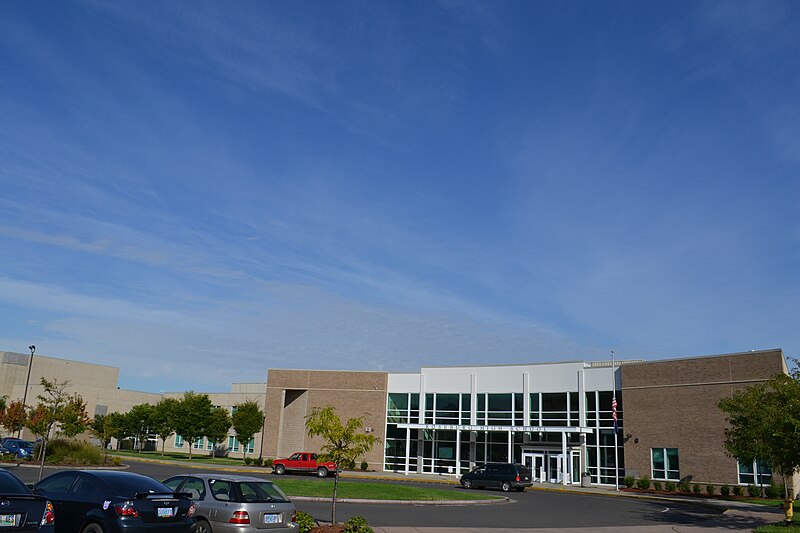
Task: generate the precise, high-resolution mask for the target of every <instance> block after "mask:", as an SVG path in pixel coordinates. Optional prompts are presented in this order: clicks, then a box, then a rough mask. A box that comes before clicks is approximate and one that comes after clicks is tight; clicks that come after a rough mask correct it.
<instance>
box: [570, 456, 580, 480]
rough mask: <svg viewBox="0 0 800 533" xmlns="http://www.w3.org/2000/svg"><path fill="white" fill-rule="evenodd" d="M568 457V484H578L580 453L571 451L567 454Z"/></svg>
mask: <svg viewBox="0 0 800 533" xmlns="http://www.w3.org/2000/svg"><path fill="white" fill-rule="evenodd" d="M569 456H570V473H569V474H570V476H569V479H570V482H572V483H580V482H581V451H580V450H571V451H570V452H569Z"/></svg>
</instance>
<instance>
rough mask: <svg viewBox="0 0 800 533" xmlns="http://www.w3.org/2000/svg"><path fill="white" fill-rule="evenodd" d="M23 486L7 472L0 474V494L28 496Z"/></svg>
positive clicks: (26, 489)
mask: <svg viewBox="0 0 800 533" xmlns="http://www.w3.org/2000/svg"><path fill="white" fill-rule="evenodd" d="M30 493H31V491H30V490H28V487H26V486H25V484H24V483H23V482H22V481H20V480H18V479H17V478H16V477H14V475H13V474H9V473H8V472H0V494H26V495H27V494H30Z"/></svg>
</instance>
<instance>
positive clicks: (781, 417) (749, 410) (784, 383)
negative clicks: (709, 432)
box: [719, 370, 800, 522]
mask: <svg viewBox="0 0 800 533" xmlns="http://www.w3.org/2000/svg"><path fill="white" fill-rule="evenodd" d="M719 408H720V409H721V410H722V411H723V412H724V413H726V414H727V415H728V417H727V419H728V423H729V427H728V429H726V430H725V450H726V451H727V453H728V454H729V455H730V456H731V457H733V458H735V459H737V460H739V461H743V462H747V463H751V462H753V461H757V460H761V461H765V462H767V463H769V464H771V465H772V471H773V473H775V472H777V473H778V474H780V475H781V477H783V480H784V485H785V486H786V521H787V522H791V520H792V512H791V509H792V497H793V493H792V489H791V487H790V485H791V483H789V482H787V481H788V480H789V479H791V477H792V475H793V474H794V472H795V471H797V470H798V469H800V375H798V372H797V370H795V372H794V373H793V375H791V376H787V375H778V376H775V377H774V378H772V379H770V380H769V381H767V382H766V383H764V384H761V385H756V386H753V387H748V388H746V389H743V390H740V391H738V392H736V393H735V394H734V395H733V396H731V397H729V398H724V399H723V400H721V401H720V402H719Z"/></svg>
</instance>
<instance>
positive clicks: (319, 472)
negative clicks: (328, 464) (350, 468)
mask: <svg viewBox="0 0 800 533" xmlns="http://www.w3.org/2000/svg"><path fill="white" fill-rule="evenodd" d="M317 477H328V469H327V468H325V467H324V466H321V467H319V468H317Z"/></svg>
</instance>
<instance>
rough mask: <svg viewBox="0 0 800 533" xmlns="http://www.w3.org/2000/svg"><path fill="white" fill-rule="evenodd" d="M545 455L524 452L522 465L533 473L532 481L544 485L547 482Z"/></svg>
mask: <svg viewBox="0 0 800 533" xmlns="http://www.w3.org/2000/svg"><path fill="white" fill-rule="evenodd" d="M546 455H547V454H545V453H536V452H522V464H524V465H525V466H527V467H528V468H529V469H530V471H531V481H534V482H536V481H538V482H539V483H543V482H545V481H547V471H546V470H545V457H546Z"/></svg>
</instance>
